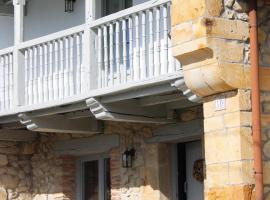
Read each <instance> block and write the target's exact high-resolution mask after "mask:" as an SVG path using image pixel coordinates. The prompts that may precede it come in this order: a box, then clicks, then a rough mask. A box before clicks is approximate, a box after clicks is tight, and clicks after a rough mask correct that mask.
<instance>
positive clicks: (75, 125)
mask: <svg viewBox="0 0 270 200" xmlns="http://www.w3.org/2000/svg"><path fill="white" fill-rule="evenodd" d="M19 118H20V119H21V123H22V124H23V125H25V126H26V128H27V129H28V130H31V131H37V132H48V133H76V134H97V133H101V132H102V125H101V122H99V121H97V120H96V119H94V118H90V117H88V118H75V119H69V118H67V117H65V116H63V115H52V116H43V117H31V116H30V115H27V114H19Z"/></svg>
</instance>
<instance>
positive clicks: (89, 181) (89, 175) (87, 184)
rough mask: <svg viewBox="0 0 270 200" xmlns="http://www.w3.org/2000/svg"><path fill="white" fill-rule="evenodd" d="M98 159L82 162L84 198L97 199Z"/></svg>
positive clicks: (86, 199) (85, 199)
mask: <svg viewBox="0 0 270 200" xmlns="http://www.w3.org/2000/svg"><path fill="white" fill-rule="evenodd" d="M98 174H99V173H98V161H97V160H94V161H88V162H85V163H84V197H83V199H84V200H99V194H98V190H99V187H98V186H99V183H98Z"/></svg>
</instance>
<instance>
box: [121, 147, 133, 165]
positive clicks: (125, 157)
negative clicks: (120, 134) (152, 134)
mask: <svg viewBox="0 0 270 200" xmlns="http://www.w3.org/2000/svg"><path fill="white" fill-rule="evenodd" d="M134 156H135V149H134V148H131V149H127V150H126V151H125V152H124V153H122V167H123V168H131V167H132V164H133V159H134Z"/></svg>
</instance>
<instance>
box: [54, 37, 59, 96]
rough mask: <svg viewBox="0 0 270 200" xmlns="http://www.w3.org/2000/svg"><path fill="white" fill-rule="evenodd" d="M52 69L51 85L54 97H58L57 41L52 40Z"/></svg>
mask: <svg viewBox="0 0 270 200" xmlns="http://www.w3.org/2000/svg"><path fill="white" fill-rule="evenodd" d="M54 52H55V53H54V69H53V87H54V93H53V95H54V99H59V42H58V40H55V41H54Z"/></svg>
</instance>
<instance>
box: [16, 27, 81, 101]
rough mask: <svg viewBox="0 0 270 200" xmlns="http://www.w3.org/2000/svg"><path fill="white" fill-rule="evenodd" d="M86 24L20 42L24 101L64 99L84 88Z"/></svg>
mask: <svg viewBox="0 0 270 200" xmlns="http://www.w3.org/2000/svg"><path fill="white" fill-rule="evenodd" d="M83 34H84V26H78V27H74V28H71V29H68V30H65V31H61V32H57V33H54V34H51V35H48V36H45V37H41V38H37V39H34V40H31V41H27V42H24V43H21V44H20V45H19V49H20V51H21V52H22V53H23V55H24V67H25V86H26V87H25V92H24V94H25V105H32V104H38V103H43V102H48V101H53V100H61V99H64V98H67V97H70V96H73V95H79V94H81V93H82V90H83V88H82V87H83V79H82V77H83V74H84V68H83V67H82V54H83V50H82V45H83Z"/></svg>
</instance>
